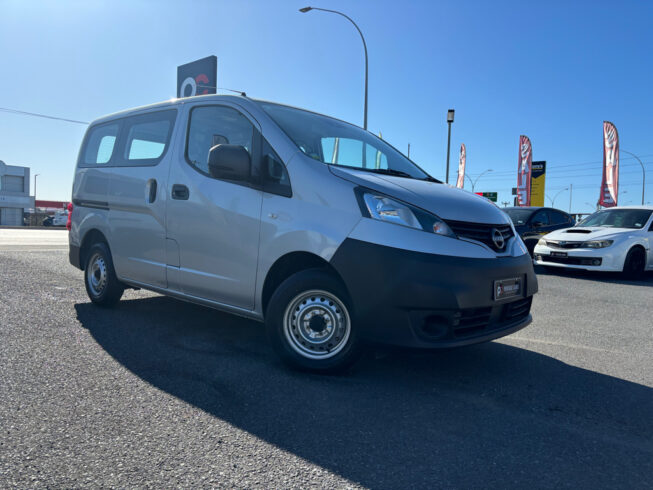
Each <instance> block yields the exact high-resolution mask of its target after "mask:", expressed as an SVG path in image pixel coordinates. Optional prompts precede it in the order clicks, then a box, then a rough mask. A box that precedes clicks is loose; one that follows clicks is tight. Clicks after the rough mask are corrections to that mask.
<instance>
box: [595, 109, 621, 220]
mask: <svg viewBox="0 0 653 490" xmlns="http://www.w3.org/2000/svg"><path fill="white" fill-rule="evenodd" d="M618 194H619V133H617V128H616V127H615V125H614V124H612V123H611V122H609V121H603V179H602V181H601V195H600V196H599V204H600V205H601V206H603V207H606V208H611V207H613V206H616V205H617V196H618Z"/></svg>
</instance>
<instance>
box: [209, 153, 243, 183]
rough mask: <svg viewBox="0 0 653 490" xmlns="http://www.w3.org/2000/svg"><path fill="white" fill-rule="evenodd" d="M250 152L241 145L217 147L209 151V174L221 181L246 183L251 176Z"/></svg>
mask: <svg viewBox="0 0 653 490" xmlns="http://www.w3.org/2000/svg"><path fill="white" fill-rule="evenodd" d="M251 167H252V161H251V158H250V156H249V152H248V151H247V150H246V149H245V147H244V146H240V145H223V144H220V145H216V146H214V147H213V148H211V149H210V150H209V174H210V175H211V177H213V178H216V179H221V180H235V181H245V180H249V178H250V175H251Z"/></svg>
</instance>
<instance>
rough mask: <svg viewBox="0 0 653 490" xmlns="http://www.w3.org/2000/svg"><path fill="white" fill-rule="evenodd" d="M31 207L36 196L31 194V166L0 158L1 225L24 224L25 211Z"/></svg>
mask: <svg viewBox="0 0 653 490" xmlns="http://www.w3.org/2000/svg"><path fill="white" fill-rule="evenodd" d="M30 208H34V197H33V196H30V195H29V167H17V166H14V165H7V164H5V162H3V161H2V160H0V225H10V226H22V225H23V213H24V212H25V210H26V209H30Z"/></svg>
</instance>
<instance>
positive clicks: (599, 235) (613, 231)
mask: <svg viewBox="0 0 653 490" xmlns="http://www.w3.org/2000/svg"><path fill="white" fill-rule="evenodd" d="M633 231H637V230H634V229H632V228H607V227H604V226H575V227H573V228H565V229H563V230H556V231H552V232H551V233H549V234H548V235H546V238H547V240H562V241H566V242H586V241H588V240H603V239H605V238H610V237H612V236H613V235H617V234H620V233H628V232H633Z"/></svg>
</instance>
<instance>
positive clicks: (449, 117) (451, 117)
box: [447, 109, 456, 123]
mask: <svg viewBox="0 0 653 490" xmlns="http://www.w3.org/2000/svg"><path fill="white" fill-rule="evenodd" d="M454 112H456V111H454V110H453V109H449V110H448V111H447V122H448V123H452V122H453V114H454Z"/></svg>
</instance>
